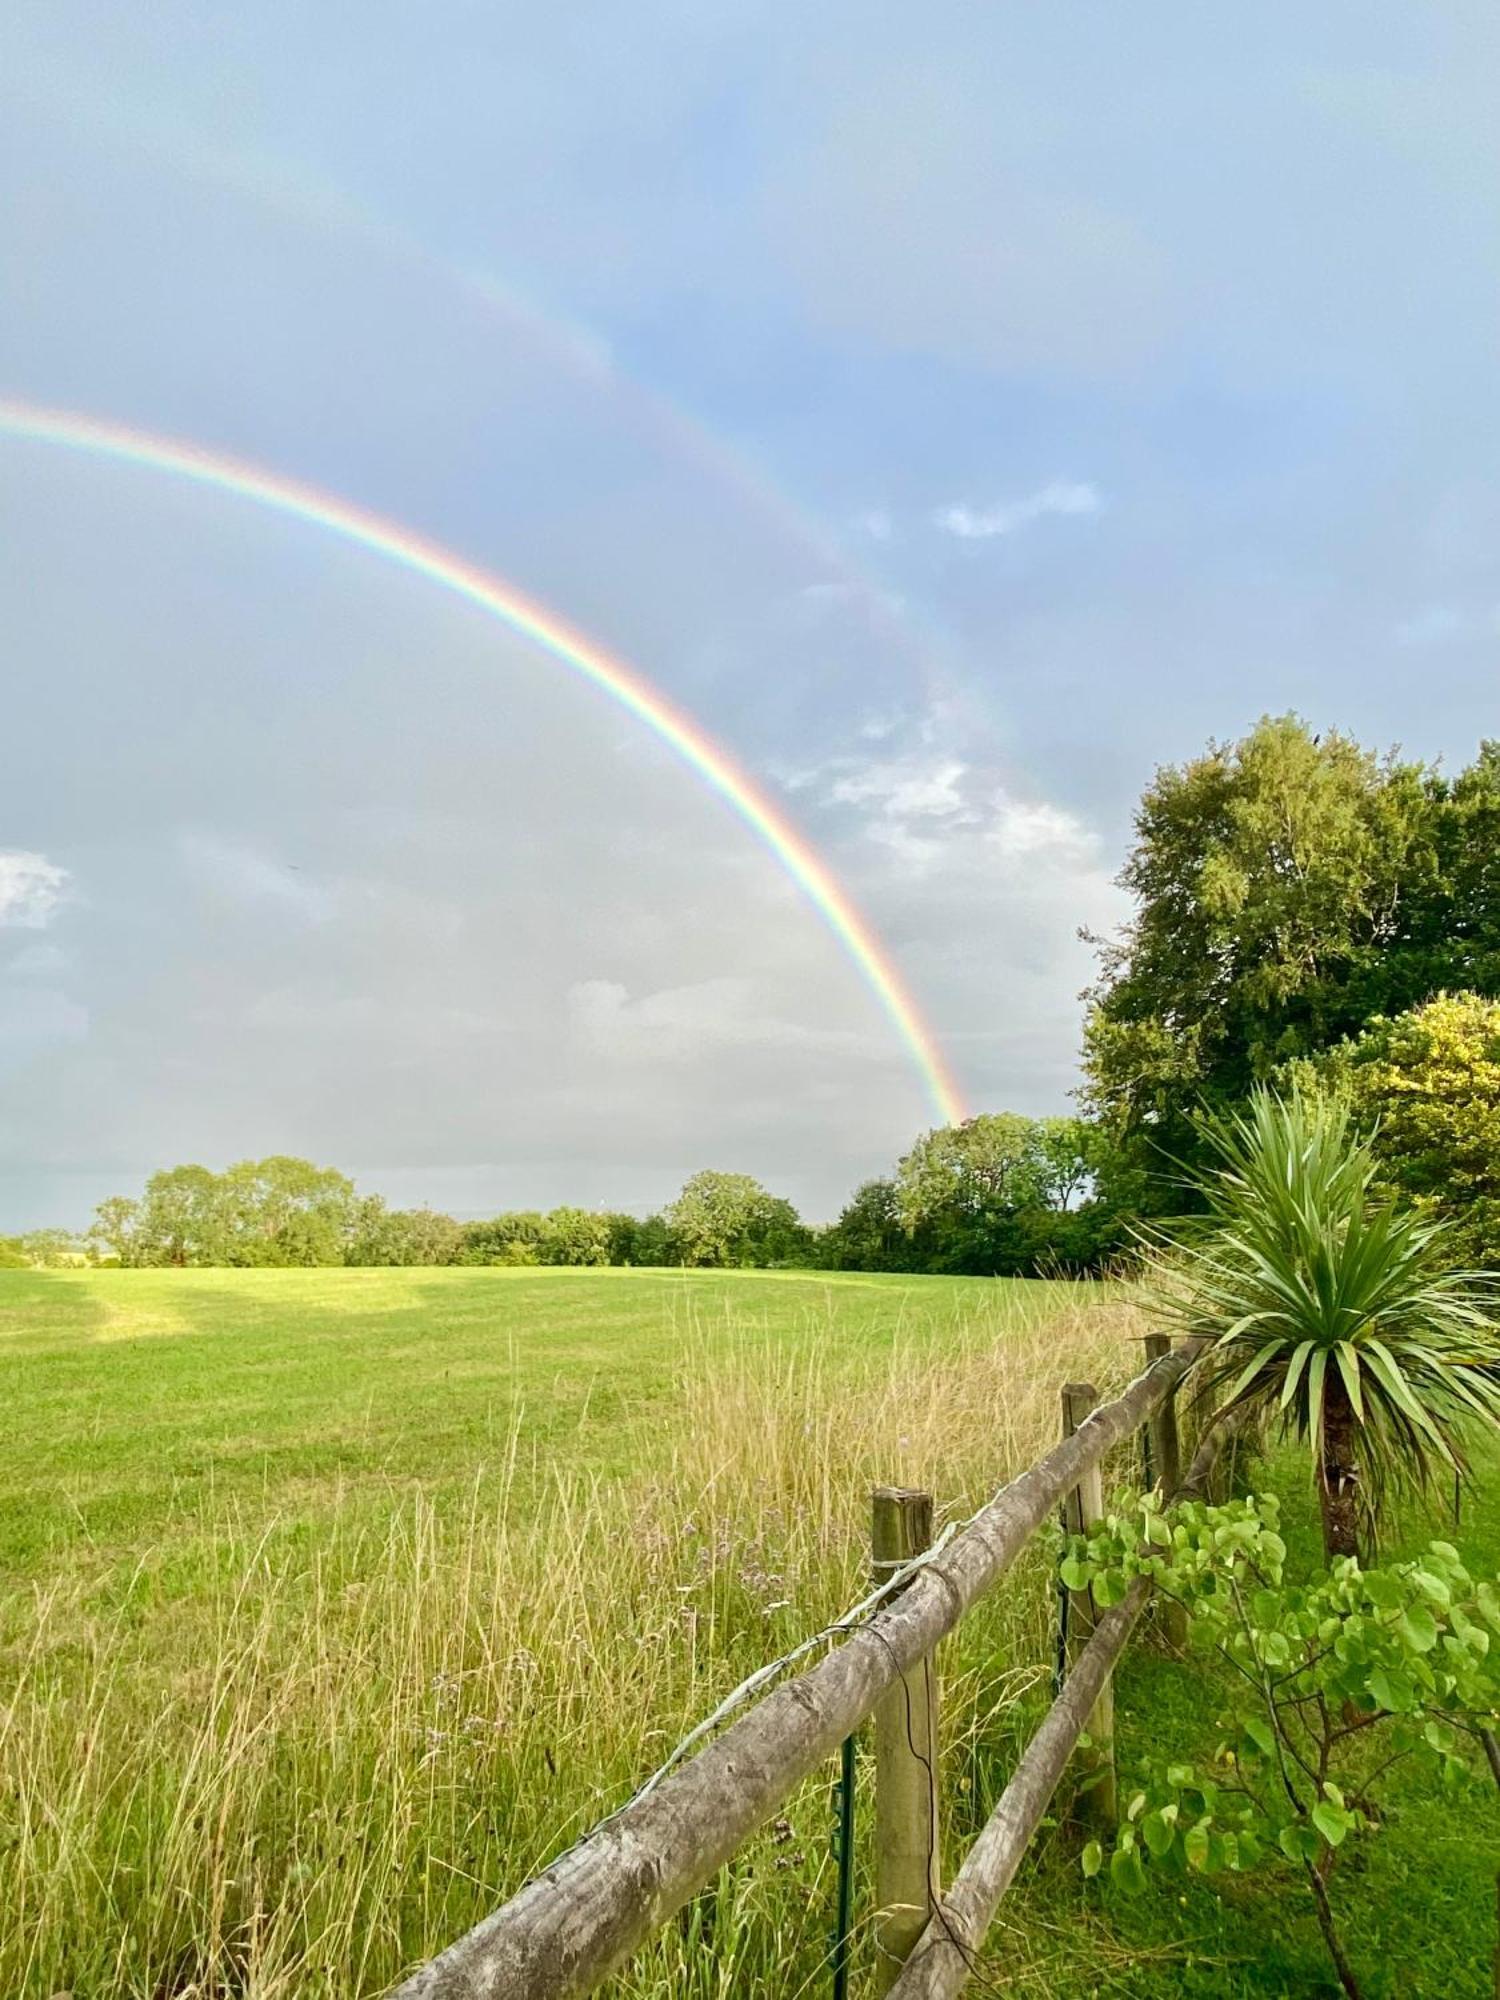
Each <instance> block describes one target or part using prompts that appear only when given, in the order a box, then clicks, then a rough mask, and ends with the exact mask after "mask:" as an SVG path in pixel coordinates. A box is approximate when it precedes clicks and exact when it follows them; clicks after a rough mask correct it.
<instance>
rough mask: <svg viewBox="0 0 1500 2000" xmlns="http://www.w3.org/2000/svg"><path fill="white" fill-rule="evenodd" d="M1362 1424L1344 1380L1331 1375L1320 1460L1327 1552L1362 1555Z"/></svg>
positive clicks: (1328, 1554)
mask: <svg viewBox="0 0 1500 2000" xmlns="http://www.w3.org/2000/svg"><path fill="white" fill-rule="evenodd" d="M1358 1445H1359V1421H1358V1419H1357V1418H1356V1416H1355V1414H1354V1407H1353V1405H1352V1404H1351V1403H1350V1401H1349V1392H1348V1390H1347V1389H1346V1388H1345V1387H1344V1383H1343V1379H1342V1377H1341V1376H1339V1375H1338V1374H1337V1373H1336V1372H1335V1371H1334V1370H1333V1369H1330V1370H1329V1372H1328V1380H1327V1382H1326V1383H1325V1385H1324V1395H1323V1436H1322V1442H1321V1450H1320V1452H1319V1457H1318V1504H1319V1506H1320V1508H1321V1510H1322V1515H1323V1553H1324V1555H1325V1556H1326V1557H1327V1558H1328V1560H1329V1561H1330V1562H1332V1561H1333V1560H1334V1558H1335V1557H1336V1556H1357V1555H1358V1554H1359V1514H1360V1507H1359V1483H1358V1482H1359V1463H1358V1461H1359V1449H1358Z"/></svg>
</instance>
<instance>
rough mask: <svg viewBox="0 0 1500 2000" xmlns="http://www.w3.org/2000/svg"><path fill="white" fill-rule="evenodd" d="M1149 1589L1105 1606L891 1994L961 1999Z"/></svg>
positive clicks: (1191, 1482)
mask: <svg viewBox="0 0 1500 2000" xmlns="http://www.w3.org/2000/svg"><path fill="white" fill-rule="evenodd" d="M1226 1435H1227V1429H1226V1428H1221V1429H1215V1430H1213V1431H1211V1432H1210V1433H1209V1434H1208V1436H1207V1437H1206V1438H1205V1439H1204V1441H1203V1443H1202V1445H1201V1446H1200V1447H1199V1449H1198V1452H1197V1454H1196V1456H1195V1457H1194V1459H1193V1463H1192V1465H1191V1466H1190V1467H1189V1468H1188V1472H1187V1476H1186V1478H1184V1479H1180V1480H1179V1481H1178V1483H1177V1485H1176V1486H1175V1487H1174V1488H1172V1489H1171V1490H1172V1492H1173V1493H1174V1495H1175V1496H1176V1497H1178V1498H1185V1497H1186V1496H1188V1495H1189V1494H1195V1493H1201V1492H1203V1491H1204V1489H1205V1487H1206V1486H1207V1483H1208V1477H1209V1474H1210V1473H1211V1472H1212V1471H1213V1468H1214V1462H1215V1460H1216V1459H1217V1457H1218V1454H1219V1450H1220V1447H1221V1446H1222V1445H1223V1443H1224V1442H1225V1439H1226ZM1149 1594H1150V1584H1149V1582H1148V1580H1147V1579H1146V1578H1145V1577H1137V1578H1136V1580H1135V1581H1134V1583H1132V1584H1131V1586H1130V1588H1129V1590H1128V1591H1127V1592H1126V1593H1125V1596H1124V1597H1123V1598H1122V1599H1121V1600H1120V1602H1119V1603H1118V1604H1116V1605H1114V1606H1112V1607H1111V1609H1110V1610H1108V1611H1106V1612H1104V1613H1103V1614H1102V1616H1101V1617H1100V1618H1099V1620H1098V1622H1097V1623H1096V1624H1095V1625H1094V1627H1093V1628H1092V1634H1091V1637H1090V1639H1089V1642H1088V1644H1087V1646H1085V1648H1084V1650H1083V1652H1082V1654H1081V1655H1080V1656H1079V1658H1078V1660H1077V1661H1076V1662H1075V1664H1074V1667H1073V1671H1072V1672H1071V1673H1070V1674H1069V1675H1068V1678H1067V1681H1066V1683H1065V1684H1064V1686H1063V1689H1062V1692H1061V1693H1060V1694H1059V1695H1058V1697H1057V1700H1056V1701H1054V1702H1053V1704H1052V1706H1051V1708H1050V1709H1049V1710H1048V1711H1047V1714H1046V1717H1045V1719H1044V1720H1043V1722H1042V1724H1041V1726H1040V1728H1039V1729H1038V1730H1037V1732H1036V1734H1035V1735H1034V1736H1033V1737H1032V1739H1031V1741H1030V1743H1028V1744H1027V1746H1026V1749H1025V1751H1024V1752H1023V1753H1022V1756H1021V1761H1020V1762H1019V1763H1018V1764H1017V1766H1016V1769H1015V1773H1014V1775H1013V1776H1012V1778H1011V1781H1010V1783H1009V1784H1008V1785H1007V1786H1006V1788H1005V1790H1004V1791H1003V1792H1002V1793H1001V1795H1000V1802H999V1804H998V1805H997V1806H996V1807H995V1810H994V1812H993V1813H991V1815H990V1817H989V1819H988V1820H987V1821H986V1822H985V1825H984V1828H983V1830H982V1831H981V1833H980V1835H979V1838H978V1839H977V1840H976V1841H975V1843H974V1845H973V1846H972V1847H971V1848H970V1849H969V1858H968V1859H967V1861H965V1863H964V1865H963V1867H962V1868H960V1870H959V1871H958V1874H957V1875H956V1876H955V1877H954V1879H953V1884H952V1886H951V1888H949V1890H948V1891H947V1893H946V1894H945V1895H943V1896H940V1897H939V1898H938V1899H937V1901H936V1907H935V1910H934V1913H933V1916H932V1919H931V1921H930V1922H929V1923H928V1925H927V1927H926V1929H925V1930H924V1931H923V1932H922V1935H921V1937H920V1938H919V1939H918V1940H917V1943H916V1946H915V1947H914V1949H913V1951H912V1953H911V1955H910V1957H909V1958H908V1959H907V1961H906V1963H905V1965H904V1966H903V1968H902V1970H901V1975H900V1977H899V1978H898V1979H897V1981H896V1983H895V1985H894V1986H892V1987H891V1989H890V2000H953V1995H954V1994H956V1993H958V1992H959V1991H960V1990H961V1989H962V1987H963V1985H964V1984H965V1982H966V1981H967V1979H968V1977H969V1974H970V1973H971V1972H972V1971H973V1969H974V1960H975V1957H976V1955H977V1953H978V1951H979V1948H980V1946H981V1945H982V1944H983V1943H984V1935H985V1932H986V1931H987V1930H988V1929H989V1926H990V1920H991V1918H992V1917H993V1916H994V1914H995V1910H996V1908H997V1906H998V1905H999V1902H1000V1898H1001V1897H1002V1896H1003V1895H1004V1894H1005V1892H1006V1890H1007V1889H1008V1888H1009V1887H1010V1885H1011V1883H1012V1882H1013V1881H1014V1879H1015V1873H1016V1870H1017V1868H1019V1867H1020V1865H1021V1857H1022V1856H1023V1855H1024V1854H1025V1852H1026V1849H1027V1848H1028V1847H1029V1846H1030V1844H1031V1839H1032V1836H1033V1834H1035V1832H1036V1830H1037V1827H1038V1826H1039V1825H1040V1824H1041V1818H1042V1814H1043V1813H1044V1812H1045V1811H1046V1810H1047V1807H1048V1805H1049V1804H1050V1803H1051V1800H1052V1794H1053V1793H1054V1792H1055V1791H1056V1790H1057V1787H1058V1785H1059V1784H1060V1783H1061V1781H1062V1775H1063V1772H1064V1771H1065V1770H1066V1768H1067V1764H1068V1759H1069V1757H1070V1756H1071V1755H1072V1754H1073V1748H1074V1745H1075V1744H1076V1743H1077V1741H1078V1738H1079V1736H1080V1734H1081V1733H1082V1732H1083V1730H1084V1729H1085V1728H1086V1727H1091V1726H1092V1720H1091V1718H1092V1712H1093V1710H1094V1709H1095V1707H1096V1706H1097V1704H1098V1702H1099V1699H1100V1696H1101V1695H1102V1693H1103V1692H1104V1690H1105V1688H1106V1687H1107V1686H1108V1684H1109V1677H1110V1675H1111V1673H1113V1671H1114V1667H1115V1663H1116V1661H1117V1660H1118V1659H1119V1657H1120V1655H1121V1653H1122V1652H1123V1651H1124V1650H1125V1642H1126V1641H1127V1640H1128V1639H1129V1637H1130V1635H1131V1633H1132V1632H1133V1631H1134V1630H1135V1627H1136V1624H1137V1622H1138V1620H1139V1619H1140V1615H1141V1613H1142V1611H1143V1610H1144V1609H1145V1607H1146V1599H1147V1597H1148V1596H1149Z"/></svg>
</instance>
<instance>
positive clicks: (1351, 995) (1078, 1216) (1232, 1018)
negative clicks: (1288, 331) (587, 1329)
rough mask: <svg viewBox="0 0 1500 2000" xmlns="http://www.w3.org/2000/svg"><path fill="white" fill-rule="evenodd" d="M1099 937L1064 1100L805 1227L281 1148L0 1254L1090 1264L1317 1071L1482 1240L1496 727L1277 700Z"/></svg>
mask: <svg viewBox="0 0 1500 2000" xmlns="http://www.w3.org/2000/svg"><path fill="white" fill-rule="evenodd" d="M1120 881H1121V884H1122V886H1124V887H1125V888H1126V889H1127V890H1129V891H1130V893H1131V895H1132V897H1133V900H1134V911H1133V915H1132V917H1131V919H1130V921H1129V922H1128V923H1127V924H1126V925H1125V926H1124V928H1123V929H1122V930H1121V931H1120V932H1119V933H1118V935H1116V936H1114V937H1111V938H1105V939H1095V940H1094V942H1095V944H1096V946H1097V948H1098V951H1099V975H1098V978H1097V980H1096V982H1095V984H1094V985H1093V987H1092V988H1091V989H1090V990H1089V991H1088V992H1087V993H1086V994H1085V996H1084V999H1085V1003H1086V1012H1085V1021H1084V1036H1083V1070H1084V1083H1083V1087H1082V1089H1081V1091H1080V1093H1079V1110H1078V1113H1077V1115H1075V1116H1071V1117H1056V1118H1027V1117H1022V1116H1020V1115H1018V1114H1016V1113H1012V1112H995V1113H986V1114H984V1115H982V1116H979V1117H976V1118H971V1119H969V1120H968V1121H967V1122H966V1123H965V1124H963V1125H961V1126H955V1127H947V1128H941V1129H939V1130H936V1131H933V1132H929V1133H927V1134H925V1135H924V1136H923V1137H922V1138H920V1139H919V1140H918V1141H917V1142H916V1144H915V1145H914V1146H913V1147H912V1148H911V1150H910V1151H909V1152H908V1153H907V1154H906V1155H905V1156H904V1157H903V1158H902V1159H901V1160H899V1161H898V1162H897V1163H896V1165H895V1167H894V1169H893V1170H892V1172H891V1173H890V1174H889V1175H888V1176H885V1177H883V1178H880V1179H876V1180H872V1181H869V1182H866V1183H865V1185H864V1186H862V1187H860V1188H859V1189H858V1190H857V1191H856V1192H855V1193H854V1194H853V1195H852V1196H851V1198H850V1199H849V1201H848V1202H847V1203H846V1205H845V1207H844V1209H843V1211H842V1213H841V1214H840V1215H839V1217H838V1219H837V1220H836V1221H835V1222H834V1223H832V1224H831V1225H828V1226H826V1227H812V1226H809V1225H808V1224H807V1223H805V1222H804V1221H803V1220H802V1219H801V1218H800V1217H799V1216H798V1214H797V1213H796V1211H795V1209H794V1208H793V1206H792V1204H791V1203H790V1202H788V1201H786V1200H784V1199H782V1198H780V1197H779V1196H776V1195H774V1194H772V1193H770V1192H769V1191H768V1190H767V1189H766V1188H764V1187H762V1186H761V1185H760V1184H759V1182H757V1181H755V1180H754V1179H752V1178H751V1177H750V1176H749V1175H747V1174H735V1173H721V1172H712V1171H705V1172H703V1173H698V1174H694V1175H693V1176H692V1177H691V1178H690V1179H689V1180H688V1182H687V1183H686V1184H685V1186H684V1187H683V1189H682V1190H681V1192H680V1193H679V1195H678V1196H677V1198H676V1200H675V1201H672V1202H670V1203H668V1204H667V1206H666V1207H665V1208H664V1209H662V1210H661V1212H660V1213H659V1214H654V1215H649V1216H645V1217H637V1216H633V1215H626V1214H618V1213H609V1212H601V1211H597V1210H592V1209H585V1208H572V1207H563V1208H555V1209H552V1210H550V1211H548V1212H547V1213H545V1214H544V1213H541V1212H540V1211H532V1210H520V1211H513V1212H510V1213H506V1214H503V1215H498V1216H495V1217H493V1218H491V1219H489V1220H487V1221H479V1222H461V1221H457V1220H455V1219H454V1218H453V1217H451V1216H447V1215H443V1214H440V1213H438V1212H437V1211H435V1210H433V1209H429V1208H417V1209H399V1208H391V1207H389V1206H388V1205H387V1204H386V1203H385V1202H384V1201H383V1200H382V1199H381V1197H380V1196H378V1195H369V1194H361V1193H359V1192H358V1190H357V1189H356V1188H355V1186H354V1183H353V1182H352V1181H351V1180H350V1179H349V1178H348V1177H347V1176H345V1175H343V1174H341V1173H338V1172H336V1171H335V1170H334V1169H332V1168H326V1167H317V1166H314V1165H312V1164H311V1163H310V1162H308V1161H305V1160H297V1159H291V1158H286V1157H275V1158H271V1159H267V1160H259V1161H244V1162H242V1163H240V1164H239V1165H237V1166H233V1167H230V1168H229V1169H227V1171H225V1172H222V1173H214V1172H211V1171H210V1170H209V1169H208V1168H206V1167H201V1166H182V1167H174V1168H170V1169H167V1170H165V1171H163V1172H161V1173H158V1174H154V1175H152V1177H151V1179H150V1180H149V1181H148V1182H147V1184H146V1188H145V1191H144V1193H143V1194H142V1195H141V1196H140V1197H139V1198H136V1199H132V1198H128V1197H124V1196H116V1197H112V1198H111V1199H110V1200H108V1201H106V1202H104V1203H103V1204H102V1205H101V1206H100V1209H99V1211H98V1214H97V1216H96V1218H95V1222H94V1226H93V1228H92V1230H91V1231H90V1232H89V1235H88V1237H87V1238H86V1239H83V1240H81V1241H75V1240H72V1239H70V1238H68V1237H67V1236H66V1234H65V1233H64V1232H60V1231H40V1232H34V1233H33V1236H32V1237H30V1238H19V1239H18V1238H10V1239H6V1238H0V1263H6V1262H11V1263H16V1262H31V1263H38V1262H58V1261H69V1260H76V1259H77V1258H78V1257H80V1256H84V1255H89V1256H92V1257H95V1258H103V1259H106V1260H109V1261H118V1262H119V1263H121V1264H224V1265H276V1264H281V1265H296V1264H350V1265H360V1264H365V1265H375V1264H585V1265H590V1264H592V1265H607V1264H633V1265H685V1266H696V1267H706V1268H714V1267H720V1268H722V1267H733V1266H762V1267H775V1266H812V1267H825V1268H831V1269H839V1270H871V1271H912V1272H918V1271H943V1272H954V1273H974V1274H997V1275H1006V1274H1019V1273H1036V1274H1047V1273H1053V1272H1077V1273H1080V1274H1081V1273H1089V1272H1097V1271H1099V1270H1101V1269H1103V1268H1105V1267H1106V1266H1108V1264H1109V1263H1110V1262H1111V1260H1113V1259H1115V1258H1117V1257H1119V1256H1120V1255H1121V1253H1123V1252H1126V1251H1128V1250H1129V1249H1130V1248H1131V1247H1132V1245H1133V1244H1135V1243H1136V1242H1137V1241H1138V1240H1139V1237H1140V1233H1141V1231H1142V1229H1143V1227H1149V1226H1150V1225H1151V1224H1152V1222H1153V1221H1154V1220H1155V1219H1157V1218H1160V1217H1162V1216H1167V1215H1171V1214H1174V1213H1178V1212H1181V1211H1183V1210H1184V1209H1190V1208H1191V1207H1192V1206H1193V1205H1194V1203H1195V1201H1196V1199H1197V1196H1195V1194H1194V1192H1193V1189H1194V1186H1195V1185H1196V1184H1197V1181H1196V1179H1195V1176H1196V1175H1197V1170H1198V1169H1199V1168H1201V1167H1202V1165H1203V1164H1204V1162H1203V1159H1202V1147H1203V1139H1202V1132H1203V1130H1204V1124H1203V1117H1204V1114H1205V1113H1206V1114H1208V1116H1209V1117H1210V1118H1211V1117H1212V1116H1213V1115H1214V1114H1215V1113H1221V1112H1224V1111H1226V1110H1232V1109H1234V1108H1235V1107H1236V1106H1240V1105H1243V1104H1245V1103H1246V1102H1247V1101H1248V1099H1249V1098H1250V1096H1251V1093H1252V1092H1253V1091H1254V1089H1255V1088H1256V1086H1258V1085H1271V1086H1273V1087H1289V1086H1291V1085H1298V1086H1300V1087H1302V1088H1304V1089H1305V1088H1308V1087H1310V1086H1313V1087H1316V1088H1317V1089H1319V1090H1321V1091H1323V1092H1325V1093H1327V1094H1331V1095H1333V1096H1335V1097H1337V1098H1338V1099H1339V1100H1340V1101H1342V1102H1344V1103H1346V1104H1347V1105H1348V1106H1349V1108H1350V1109H1351V1111H1352V1112H1353V1114H1354V1116H1355V1118H1356V1120H1357V1122H1358V1123H1359V1125H1360V1126H1361V1127H1362V1128H1363V1129H1366V1130H1372V1131H1373V1133H1374V1146H1375V1150H1376V1154H1377V1157H1378V1160H1379V1163H1380V1171H1381V1174H1382V1176H1383V1184H1384V1185H1385V1187H1386V1188H1387V1190H1388V1191H1390V1192H1395V1193H1399V1194H1401V1195H1403V1196H1404V1197H1406V1198H1407V1199H1409V1200H1410V1201H1412V1202H1414V1203H1415V1204H1416V1205H1417V1206H1418V1207H1419V1208H1422V1209H1426V1210H1428V1211H1430V1212H1432V1213H1434V1214H1440V1215H1443V1216H1447V1217H1451V1218H1453V1219H1455V1220H1456V1221H1457V1223H1458V1225H1459V1237H1458V1241H1459V1243H1460V1245H1461V1247H1462V1248H1463V1250H1464V1253H1465V1254H1466V1255H1467V1256H1468V1257H1469V1258H1470V1259H1471V1260H1472V1261H1473V1262H1474V1263H1475V1264H1477V1265H1486V1266H1494V1265H1500V744H1497V743H1485V744H1483V745H1482V746H1481V747H1480V750H1479V754H1478V756H1477V757H1476V759H1475V761H1474V762H1473V763H1472V764H1471V765H1470V766H1469V767H1468V768H1467V769H1465V770H1463V771H1461V772H1460V773H1459V774H1458V775H1457V776H1456V777H1453V778H1449V777H1447V776H1445V775H1444V774H1443V773H1442V772H1441V771H1440V770H1438V769H1437V768H1435V767H1433V766H1430V765H1425V764H1421V763H1417V762H1413V761H1410V760H1406V759H1403V758H1401V757H1400V756H1399V755H1398V754H1396V753H1395V752H1390V753H1388V754H1386V755H1383V756H1382V755H1378V754H1377V753H1375V752H1373V751H1370V750H1368V749H1365V748H1363V747H1362V746H1361V745H1359V744H1358V743H1356V742H1355V741H1354V740H1353V739H1352V738H1351V737H1348V736H1345V735H1342V734H1340V733H1339V732H1337V731H1333V732H1329V733H1326V734H1321V735H1320V734H1315V733H1313V732H1312V731H1311V730H1310V729H1309V728H1308V727H1307V725H1306V724H1305V723H1304V722H1303V721H1301V720H1300V719H1299V718H1298V717H1296V716H1280V717H1267V718H1265V719H1263V720H1262V721H1261V722H1260V723H1259V724H1258V725H1257V726H1256V727H1255V728H1254V729H1253V730H1251V731H1250V732H1249V733H1248V734H1247V735H1246V736H1245V737H1243V738H1242V739H1240V740H1239V741H1237V742H1233V743H1213V744H1210V745H1209V747H1208V749H1207V750H1206V751H1205V752H1204V753H1203V754H1202V755H1201V756H1199V757H1197V758H1193V759H1191V760H1189V761H1188V762H1186V763H1184V764H1181V765H1167V766H1164V767H1163V768H1162V769H1160V770H1159V771H1158V772H1157V773H1156V775H1155V777H1154V778H1153V780H1152V782H1151V783H1150V785H1149V786H1148V787H1147V788H1146V791H1145V793H1144V794H1143V796H1142V799H1141V803H1140V806H1139V808H1138V809H1137V812H1136V816H1135V831H1134V840H1133V843H1132V846H1131V848H1130V851H1129V854H1128V856H1127V859H1126V862H1125V866H1124V869H1123V871H1122V873H1121V876H1120Z"/></svg>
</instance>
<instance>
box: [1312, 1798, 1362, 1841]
mask: <svg viewBox="0 0 1500 2000" xmlns="http://www.w3.org/2000/svg"><path fill="white" fill-rule="evenodd" d="M1312 1823H1313V1825H1314V1826H1315V1827H1316V1828H1317V1829H1318V1831H1319V1833H1321V1834H1322V1836H1323V1838H1324V1839H1325V1840H1326V1841H1327V1842H1328V1845H1329V1846H1330V1847H1337V1846H1338V1845H1339V1844H1340V1842H1341V1841H1342V1840H1343V1838H1344V1835H1345V1834H1346V1833H1347V1832H1348V1831H1349V1829H1350V1827H1351V1826H1352V1825H1353V1824H1354V1822H1353V1820H1352V1819H1351V1818H1350V1817H1349V1815H1348V1813H1346V1812H1345V1811H1344V1809H1343V1807H1342V1806H1336V1805H1334V1804H1333V1803H1332V1802H1331V1801H1330V1800H1328V1799H1320V1800H1319V1801H1318V1803H1317V1805H1315V1806H1314V1807H1313V1809H1312Z"/></svg>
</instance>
